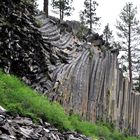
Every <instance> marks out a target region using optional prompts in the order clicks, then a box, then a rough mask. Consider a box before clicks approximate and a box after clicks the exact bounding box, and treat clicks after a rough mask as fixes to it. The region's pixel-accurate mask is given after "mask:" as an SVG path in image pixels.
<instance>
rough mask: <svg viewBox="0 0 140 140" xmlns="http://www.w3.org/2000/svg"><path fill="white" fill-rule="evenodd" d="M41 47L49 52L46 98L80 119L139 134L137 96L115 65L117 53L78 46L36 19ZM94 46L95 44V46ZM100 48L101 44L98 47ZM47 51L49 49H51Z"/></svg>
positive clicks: (47, 22) (45, 21)
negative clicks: (39, 24)
mask: <svg viewBox="0 0 140 140" xmlns="http://www.w3.org/2000/svg"><path fill="white" fill-rule="evenodd" d="M38 18H39V19H40V20H41V21H42V22H43V26H42V27H41V28H40V31H41V32H42V35H43V38H44V43H45V44H46V46H47V45H48V43H50V44H51V45H49V47H50V48H51V50H52V54H51V55H50V57H51V58H50V60H53V61H54V63H51V65H50V64H49V67H50V68H54V69H53V70H52V71H51V70H50V73H49V74H50V75H51V76H52V77H53V78H52V81H53V82H54V85H53V89H52V90H51V91H50V93H49V95H48V96H50V97H51V99H52V100H57V101H59V102H60V103H61V104H62V105H63V106H64V107H65V110H66V111H67V112H74V113H77V114H79V115H80V116H82V117H83V119H86V120H90V121H92V122H95V121H97V120H103V121H105V122H111V123H114V124H115V126H116V127H117V128H118V129H120V130H121V131H122V132H125V133H131V134H133V135H139V134H140V123H139V122H140V120H139V119H140V95H139V94H137V93H133V92H131V88H130V83H129V80H128V79H127V78H124V77H123V73H122V71H121V70H120V69H119V66H118V61H117V55H118V54H117V53H118V52H117V51H116V50H110V51H105V52H102V51H101V49H99V47H104V46H100V45H99V46H98V47H97V46H95V45H94V44H91V45H88V44H86V43H80V42H78V40H77V39H76V38H74V37H73V35H72V34H70V33H68V32H66V30H65V29H64V28H63V30H64V32H63V33H61V34H60V29H59V28H58V27H57V26H56V23H55V22H54V21H52V20H50V19H46V18H44V17H43V15H40V16H38ZM95 44H96V43H95ZM101 45H102V44H101ZM50 48H49V49H50Z"/></svg>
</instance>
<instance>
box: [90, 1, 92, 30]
mask: <svg viewBox="0 0 140 140" xmlns="http://www.w3.org/2000/svg"><path fill="white" fill-rule="evenodd" d="M91 2H92V0H90V30H91V31H92V13H91V12H92V11H91V8H92V7H91V6H92V5H91Z"/></svg>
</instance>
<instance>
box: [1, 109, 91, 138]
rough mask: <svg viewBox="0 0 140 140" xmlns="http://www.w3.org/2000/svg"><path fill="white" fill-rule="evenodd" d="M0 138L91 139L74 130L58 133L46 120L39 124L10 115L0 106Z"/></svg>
mask: <svg viewBox="0 0 140 140" xmlns="http://www.w3.org/2000/svg"><path fill="white" fill-rule="evenodd" d="M0 140H92V139H91V138H87V137H86V136H84V135H81V134H78V133H76V132H63V133H60V132H59V131H58V129H57V128H54V127H53V126H51V124H49V123H48V122H44V121H43V120H41V119H40V123H39V124H35V123H33V121H32V120H31V119H30V118H27V117H21V116H12V115H11V114H10V113H8V112H7V111H6V110H5V109H4V108H2V107H1V106H0Z"/></svg>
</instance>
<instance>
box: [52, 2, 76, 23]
mask: <svg viewBox="0 0 140 140" xmlns="http://www.w3.org/2000/svg"><path fill="white" fill-rule="evenodd" d="M72 2H73V0H53V1H52V7H53V9H54V12H55V13H57V14H59V16H60V21H62V20H63V19H64V16H70V15H71V12H72V11H73V10H74V8H73V7H72Z"/></svg>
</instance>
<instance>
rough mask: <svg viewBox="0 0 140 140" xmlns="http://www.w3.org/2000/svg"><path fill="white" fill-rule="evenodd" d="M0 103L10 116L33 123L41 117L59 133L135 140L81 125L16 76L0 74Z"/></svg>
mask: <svg viewBox="0 0 140 140" xmlns="http://www.w3.org/2000/svg"><path fill="white" fill-rule="evenodd" d="M0 100H1V101H0V105H1V106H3V107H4V108H6V109H7V110H8V111H10V112H11V113H13V114H20V115H22V116H28V117H31V118H32V119H33V120H35V121H37V120H38V118H39V117H40V118H42V119H43V120H45V121H48V122H50V123H51V124H52V125H54V126H55V127H57V128H58V129H59V130H60V131H64V130H72V131H77V132H80V133H83V134H85V135H87V136H90V137H93V138H97V140H98V138H99V137H104V138H105V139H106V140H138V139H137V138H133V137H129V138H125V137H124V136H123V135H122V134H120V133H119V132H117V131H116V130H111V129H110V128H109V127H107V126H106V125H104V124H98V123H97V124H92V123H90V122H87V121H82V120H81V119H80V118H79V117H78V116H77V115H71V116H69V115H68V114H66V113H65V112H64V109H63V108H62V107H61V106H60V105H59V104H58V103H57V102H50V101H49V100H48V99H47V97H44V96H41V95H40V94H38V93H37V92H35V91H33V90H32V89H31V88H29V87H28V86H26V85H25V84H24V83H23V82H21V81H20V80H19V79H18V78H16V77H15V76H10V75H6V74H4V73H3V72H1V71H0Z"/></svg>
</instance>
